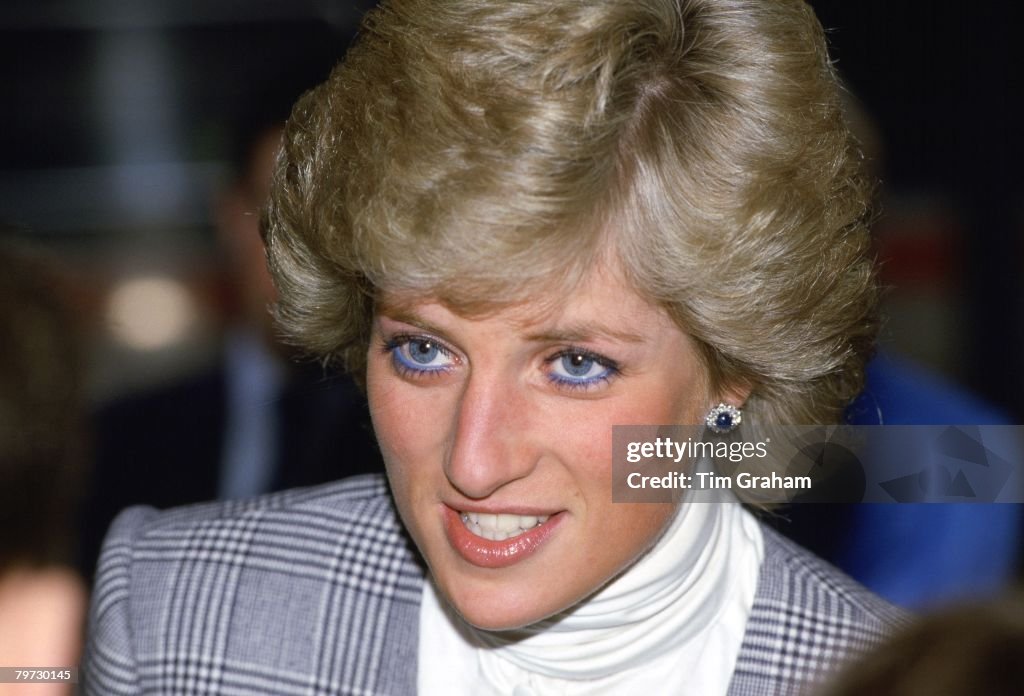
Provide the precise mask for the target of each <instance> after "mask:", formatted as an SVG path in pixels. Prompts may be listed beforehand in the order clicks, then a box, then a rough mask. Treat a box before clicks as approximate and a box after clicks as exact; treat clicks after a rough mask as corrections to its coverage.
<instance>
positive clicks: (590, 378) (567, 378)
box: [549, 350, 618, 387]
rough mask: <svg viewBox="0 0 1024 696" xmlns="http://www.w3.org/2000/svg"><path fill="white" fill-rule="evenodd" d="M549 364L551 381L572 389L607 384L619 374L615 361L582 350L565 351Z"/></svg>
mask: <svg viewBox="0 0 1024 696" xmlns="http://www.w3.org/2000/svg"><path fill="white" fill-rule="evenodd" d="M549 362H550V363H551V372H550V374H549V378H550V379H551V381H552V382H555V383H556V384H561V385H565V386H570V387H589V386H593V385H596V384H597V383H599V382H606V381H608V380H609V379H610V378H611V377H612V376H613V375H615V374H616V373H617V372H618V368H617V367H616V365H615V363H614V362H613V361H611V360H609V359H607V358H602V357H600V356H598V355H594V354H593V353H590V352H588V351H582V350H567V351H564V352H562V353H559V354H558V355H556V356H554V357H553V358H551V359H550V361H549Z"/></svg>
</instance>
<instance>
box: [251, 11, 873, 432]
mask: <svg viewBox="0 0 1024 696" xmlns="http://www.w3.org/2000/svg"><path fill="white" fill-rule="evenodd" d="M860 164H861V162H860V157H859V155H858V152H857V149H856V147H855V146H854V143H853V141H852V138H851V136H850V133H849V130H848V128H847V126H846V124H845V122H844V120H843V117H842V114H841V103H840V88H839V84H838V80H837V78H836V75H835V74H834V72H833V69H832V67H831V64H830V62H829V59H828V54H827V51H826V46H825V40H824V36H823V32H822V30H821V27H820V25H819V24H818V21H817V19H816V18H815V16H814V14H813V12H812V10H811V9H810V8H809V7H808V6H807V5H806V4H805V3H804V2H803V1H802V0H570V1H564V2H557V3H552V2H548V1H547V0H534V1H526V2H505V1H504V0H462V1H454V2H430V1H428V0H394V1H391V2H385V3H384V4H383V5H382V6H381V7H379V8H378V9H376V10H374V11H372V12H370V13H369V14H368V15H367V17H366V20H365V22H364V25H363V28H362V31H361V36H360V38H359V40H358V41H357V43H356V45H355V46H354V47H353V48H352V49H351V50H350V51H349V54H348V56H347V58H346V59H345V61H344V62H343V63H342V64H341V65H339V66H338V67H337V68H336V69H335V70H334V72H333V73H332V74H331V76H330V78H329V79H328V80H327V82H325V83H324V84H322V85H320V86H319V87H318V88H316V89H314V90H312V91H311V92H309V93H307V94H306V95H305V96H304V97H303V98H302V99H301V100H300V101H299V103H298V104H297V105H296V107H295V109H294V111H293V113H292V116H291V118H290V120H289V122H288V125H287V128H286V133H285V145H284V149H283V152H282V154H281V156H280V159H279V162H278V167H277V171H276V175H275V181H274V186H273V192H272V196H271V201H270V203H269V206H268V209H267V217H266V220H265V223H266V225H265V237H266V241H267V244H268V255H269V261H270V265H271V269H272V271H273V273H274V275H275V278H276V282H277V284H278V289H279V291H280V301H279V304H278V306H277V314H278V318H279V321H280V324H281V326H282V327H283V328H284V329H285V331H286V332H287V333H288V334H289V335H290V336H291V337H292V339H293V340H294V341H295V342H297V343H298V344H299V345H301V346H304V347H305V348H307V349H308V350H309V351H311V352H312V353H314V354H317V355H320V356H324V357H326V358H328V359H331V360H339V361H341V362H343V363H344V364H345V365H346V366H347V367H348V369H349V370H350V371H352V372H353V373H354V375H355V376H356V377H357V378H359V377H360V376H361V374H362V373H363V371H364V370H365V360H366V348H367V342H368V340H369V326H370V321H371V318H372V312H373V306H374V301H375V298H376V297H378V296H379V294H380V293H381V292H383V291H387V292H414V293H419V294H421V295H424V296H426V295H430V296H433V297H437V298H439V299H440V300H441V301H443V302H446V303H448V304H449V305H450V306H451V307H453V308H454V309H455V310H457V311H463V312H473V311H479V310H480V309H482V308H484V307H485V306H487V305H498V304H501V303H506V302H507V303H511V302H516V301H520V300H522V299H525V298H529V297H531V296H532V297H536V296H538V295H539V294H542V293H544V292H545V291H551V290H552V289H556V290H557V289H564V288H566V287H571V285H572V283H574V282H577V281H578V280H579V279H580V277H581V276H582V274H583V273H584V272H585V271H586V269H588V268H590V267H592V264H593V263H595V261H596V260H597V259H600V258H603V257H605V256H607V255H608V253H609V252H612V253H613V254H614V256H615V259H616V261H617V262H618V265H619V267H620V268H621V269H622V270H623V272H624V273H625V275H626V277H627V279H628V280H629V282H630V283H631V284H632V285H633V286H634V287H635V288H636V290H637V291H638V292H639V293H640V294H641V295H643V296H644V297H646V298H648V299H650V300H652V301H654V302H656V303H659V304H661V305H663V306H664V307H665V308H666V309H667V310H668V312H669V313H670V314H671V316H672V317H673V318H674V319H675V320H676V322H677V323H678V324H679V325H680V327H681V328H682V329H683V330H685V331H686V332H688V333H689V334H690V335H692V336H693V337H694V338H695V339H696V340H697V342H698V344H699V345H700V346H701V352H702V356H703V358H704V360H705V362H706V365H707V367H708V370H709V374H710V377H711V381H712V384H713V385H729V384H742V385H747V386H750V387H752V388H753V391H752V393H751V395H750V398H749V400H748V402H747V418H745V419H744V423H745V424H746V423H749V422H754V423H756V422H758V421H759V420H762V421H765V422H775V423H794V424H806V423H818V422H828V421H834V420H835V419H837V417H838V415H839V412H840V410H841V409H842V408H843V406H844V405H845V404H846V403H847V402H848V401H849V400H850V399H851V398H852V397H853V396H854V395H855V394H856V393H857V391H858V390H859V389H860V387H861V383H862V379H863V365H864V362H865V359H866V356H867V354H868V353H869V351H870V348H871V345H872V343H873V340H874V335H875V330H876V326H875V315H874V310H875V299H876V297H875V296H876V289H875V282H874V276H873V270H872V264H871V262H870V261H869V260H868V258H867V255H866V253H867V247H868V234H867V230H866V226H865V216H866V212H867V207H868V197H869V196H868V194H869V192H868V187H867V186H866V185H865V181H864V179H863V178H862V175H861V168H860ZM480 298H500V302H499V301H493V302H483V301H481V299H480ZM744 427H745V428H746V427H747V426H746V425H745V426H744Z"/></svg>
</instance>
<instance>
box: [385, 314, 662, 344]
mask: <svg viewBox="0 0 1024 696" xmlns="http://www.w3.org/2000/svg"><path fill="white" fill-rule="evenodd" d="M378 314H380V315H382V316H385V317H387V318H388V319H390V320H392V321H397V322H401V323H403V324H409V325H411V326H415V327H417V328H419V329H422V330H423V331H426V332H427V333H431V334H434V335H436V336H438V337H440V338H444V339H447V338H448V332H447V331H445V329H443V328H442V327H440V326H437V325H436V324H433V323H431V322H430V321H427V320H426V319H424V318H423V317H421V316H419V315H418V314H416V313H415V312H414V311H409V310H406V309H402V308H399V307H396V306H391V307H381V308H380V311H379V312H378ZM598 338H605V339H611V340H614V341H619V342H622V343H643V342H645V341H646V340H647V338H646V337H645V336H643V335H642V334H638V333H633V332H631V331H624V330H622V329H616V328H614V327H612V326H609V325H607V324H605V323H603V322H600V321H594V322H580V323H573V324H568V325H566V326H561V327H555V328H553V329H550V330H544V331H537V332H533V333H529V334H527V335H526V340H527V341H530V342H532V343H586V342H588V341H593V340H595V339H598Z"/></svg>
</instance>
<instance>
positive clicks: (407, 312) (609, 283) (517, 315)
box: [377, 264, 679, 342]
mask: <svg viewBox="0 0 1024 696" xmlns="http://www.w3.org/2000/svg"><path fill="white" fill-rule="evenodd" d="M427 306H432V307H436V308H443V310H444V311H446V312H448V313H451V314H454V315H457V316H459V317H462V318H464V319H469V320H478V321H482V322H487V323H499V324H503V325H506V326H507V327H508V328H511V329H514V330H517V331H520V332H524V333H530V334H538V335H542V334H543V332H545V331H548V330H551V331H554V330H555V329H557V333H558V336H559V337H560V338H567V339H570V340H572V339H574V338H578V339H579V340H583V339H585V338H588V337H590V335H591V334H602V335H604V336H606V337H611V338H616V339H620V340H623V341H630V342H640V341H643V340H644V339H645V338H647V337H649V336H651V335H652V334H655V333H658V332H661V331H665V330H673V331H676V332H678V331H679V328H678V326H676V324H675V322H673V321H672V319H671V318H670V317H669V315H668V313H667V312H666V311H665V310H664V308H663V307H661V306H660V305H657V304H655V303H653V302H651V301H650V300H648V299H646V298H645V297H643V296H642V295H640V293H638V292H637V291H636V290H635V289H634V288H633V287H632V286H631V285H630V284H629V283H628V282H627V281H626V279H625V277H624V276H623V275H622V273H621V272H620V271H619V270H618V268H617V267H616V266H615V265H605V264H601V265H598V266H595V267H594V268H592V269H591V270H590V271H588V272H586V273H585V274H583V276H582V277H581V278H579V279H578V280H577V281H576V282H572V283H568V282H564V281H563V282H557V281H553V282H551V283H541V284H538V285H537V286H536V289H535V291H534V292H533V293H530V294H528V295H527V297H526V298H525V299H515V300H506V301H502V300H501V299H500V298H476V299H475V300H473V301H471V302H468V303H466V302H462V303H460V302H453V301H451V300H448V299H446V298H445V295H444V293H441V292H430V291H403V292H392V293H388V292H384V293H382V294H381V295H380V297H379V299H378V302H377V312H378V313H379V314H384V315H387V316H391V317H394V318H412V317H419V316H421V315H422V313H423V310H425V308H426V307H427Z"/></svg>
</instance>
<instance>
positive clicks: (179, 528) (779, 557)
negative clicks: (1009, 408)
mask: <svg viewBox="0 0 1024 696" xmlns="http://www.w3.org/2000/svg"><path fill="white" fill-rule="evenodd" d="M764 538H765V559H764V563H763V564H762V568H761V574H760V578H759V582H758V588H757V593H756V597H755V600H754V606H753V609H752V612H751V614H750V618H749V621H748V625H747V629H746V635H745V638H744V641H743V646H742V648H741V650H740V655H739V659H738V663H737V665H736V671H735V673H734V675H733V679H732V684H731V687H730V690H729V694H730V696H761V695H764V696H768V695H769V694H779V695H782V694H794V693H797V692H799V691H800V689H801V687H802V686H805V685H806V684H807V683H809V682H810V681H811V680H813V679H816V678H817V677H819V676H820V675H822V674H824V673H827V672H828V671H829V670H831V669H832V668H833V667H834V666H835V665H836V664H837V663H839V662H840V661H842V660H843V659H844V658H845V657H848V656H849V655H851V654H853V653H856V652H858V651H861V650H863V649H865V648H868V647H870V646H871V645H873V644H874V643H876V642H877V641H878V640H879V639H880V638H881V637H883V636H884V635H885V634H886V633H887V631H888V629H889V628H890V627H891V626H892V625H893V624H894V623H898V622H900V621H902V614H901V612H899V611H898V610H896V609H894V608H893V607H891V606H889V605H888V604H886V603H884V602H883V601H882V600H880V599H878V598H876V597H875V596H873V595H872V594H870V593H869V592H868V591H867V590H865V589H863V588H862V587H860V586H858V585H856V584H855V583H854V582H853V581H851V580H849V579H848V578H846V577H845V576H843V575H841V574H840V573H839V572H838V571H836V570H835V569H833V568H831V567H830V566H828V565H826V564H825V563H823V562H822V561H819V560H818V559H816V558H815V557H814V556H812V555H810V554H809V553H807V552H806V551H804V550H802V549H800V548H799V547H797V546H795V545H793V544H791V543H790V542H788V541H786V540H784V539H783V538H781V537H779V536H778V535H777V534H776V533H774V532H772V531H771V530H769V529H764ZM423 582H424V570H423V568H422V565H421V563H420V562H419V560H418V557H417V554H416V552H415V550H414V549H413V547H412V545H411V542H410V541H409V540H408V538H407V537H406V535H405V533H404V531H403V529H402V526H401V523H400V522H399V520H398V517H397V515H396V513H395V511H394V508H393V507H392V504H391V497H390V494H389V493H388V490H387V485H386V482H385V481H384V479H383V478H382V477H379V476H364V477H358V478H353V479H347V480H344V481H340V482H337V483H332V484H328V485H326V486H320V487H316V488H310V489H300V490H294V491H286V492H284V493H279V494H274V495H270V496H266V497H262V498H258V499H255V500H251V501H244V502H237V503H235V502H229V503H210V504H204V505H199V506H194V507H188V508H181V509H176V510H170V511H167V512H158V511H156V510H153V509H150V508H141V507H139V508H131V509H129V510H127V511H125V512H123V513H122V514H121V515H120V517H118V519H117V520H116V521H115V523H114V525H113V526H112V528H111V530H110V533H109V534H108V537H107V541H106V543H105V545H104V550H103V554H102V557H101V559H100V568H99V571H98V573H97V576H96V589H95V592H94V595H93V600H92V607H91V611H90V617H89V636H88V642H87V647H86V655H85V658H84V661H83V665H82V684H81V686H82V689H83V690H84V693H86V694H90V695H93V696H116V695H118V694H125V695H128V694H131V695H133V696H134V695H135V694H187V695H188V696H199V695H202V694H223V695H225V696H227V695H231V694H236V695H238V696H243V695H245V696H252V695H254V694H274V695H275V696H287V695H290V694H295V695H298V694H303V695H324V696H326V695H328V694H332V695H333V694H360V695H361V696H371V695H372V696H375V695H381V696H383V695H385V694H389V695H395V696H405V695H410V694H415V692H416V659H417V641H418V630H417V628H418V619H419V603H420V597H421V593H422V587H423Z"/></svg>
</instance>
